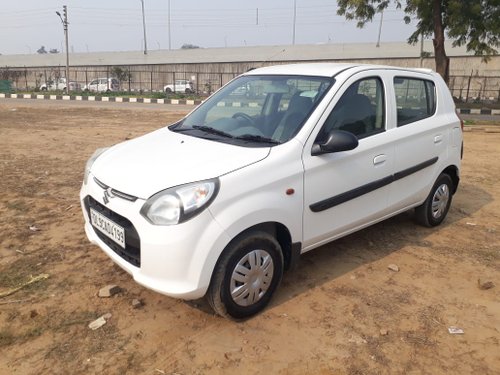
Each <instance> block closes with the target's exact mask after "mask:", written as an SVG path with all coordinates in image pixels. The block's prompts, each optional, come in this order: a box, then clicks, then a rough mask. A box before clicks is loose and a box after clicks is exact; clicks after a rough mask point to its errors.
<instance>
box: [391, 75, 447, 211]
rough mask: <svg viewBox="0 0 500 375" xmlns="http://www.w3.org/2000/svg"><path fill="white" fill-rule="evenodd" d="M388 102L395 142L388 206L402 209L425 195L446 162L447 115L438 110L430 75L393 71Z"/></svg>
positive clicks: (434, 88) (433, 84) (422, 198)
mask: <svg viewBox="0 0 500 375" xmlns="http://www.w3.org/2000/svg"><path fill="white" fill-rule="evenodd" d="M391 81H392V87H393V92H392V93H391V96H390V98H389V100H390V101H391V102H392V105H391V108H392V110H393V111H394V114H395V116H394V117H393V118H394V122H393V123H392V124H390V127H391V129H390V131H391V132H392V133H394V134H395V136H396V138H397V139H398V142H397V145H396V150H395V152H396V159H395V164H394V169H395V174H394V182H393V184H392V185H391V193H390V206H391V207H392V210H394V211H396V210H402V209H405V208H406V207H409V206H411V205H414V204H416V203H419V202H421V201H423V200H424V199H425V197H426V196H427V194H428V192H429V190H430V188H431V186H432V184H433V183H434V180H435V179H436V177H437V174H438V173H439V170H438V169H440V168H442V163H443V162H445V160H446V159H447V155H446V153H447V147H448V146H449V142H450V134H449V130H448V129H449V116H448V114H447V113H446V112H444V111H441V113H440V111H439V110H438V104H439V103H438V100H437V94H436V93H437V90H436V83H435V82H434V80H433V77H432V76H431V75H429V74H423V73H422V74H420V73H411V74H408V73H406V74H405V72H397V71H395V72H394V74H393V77H392V80H391Z"/></svg>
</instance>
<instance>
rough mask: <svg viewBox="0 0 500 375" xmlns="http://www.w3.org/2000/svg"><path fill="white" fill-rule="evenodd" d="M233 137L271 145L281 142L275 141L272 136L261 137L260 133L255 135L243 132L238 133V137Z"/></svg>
mask: <svg viewBox="0 0 500 375" xmlns="http://www.w3.org/2000/svg"><path fill="white" fill-rule="evenodd" d="M234 138H235V139H241V140H244V141H253V142H259V143H271V144H273V145H279V144H281V142H280V141H277V140H275V139H272V138H267V137H263V136H261V135H255V134H243V135H239V136H238V137H234Z"/></svg>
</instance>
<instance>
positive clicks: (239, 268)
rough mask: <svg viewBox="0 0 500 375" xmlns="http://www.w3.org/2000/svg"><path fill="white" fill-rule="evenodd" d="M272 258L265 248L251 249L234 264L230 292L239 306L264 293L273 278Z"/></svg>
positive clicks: (245, 304)
mask: <svg viewBox="0 0 500 375" xmlns="http://www.w3.org/2000/svg"><path fill="white" fill-rule="evenodd" d="M273 273H274V264H273V258H272V257H271V255H270V254H269V253H268V252H267V251H265V250H253V251H251V252H249V253H248V254H246V255H245V256H244V257H243V258H241V259H240V261H239V262H238V263H237V264H236V267H235V268H234V270H233V273H232V275H231V283H230V292H231V297H232V298H233V301H234V302H235V303H236V304H237V305H240V306H250V305H252V304H254V303H256V302H257V301H259V300H260V299H261V298H262V297H263V296H264V294H266V292H267V290H268V289H269V286H270V284H271V280H272V279H273Z"/></svg>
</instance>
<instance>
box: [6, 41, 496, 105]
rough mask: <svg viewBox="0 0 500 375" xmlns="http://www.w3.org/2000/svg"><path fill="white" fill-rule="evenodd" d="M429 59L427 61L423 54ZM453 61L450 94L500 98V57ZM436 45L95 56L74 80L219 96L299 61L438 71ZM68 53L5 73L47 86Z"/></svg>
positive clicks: (78, 65) (79, 62)
mask: <svg viewBox="0 0 500 375" xmlns="http://www.w3.org/2000/svg"><path fill="white" fill-rule="evenodd" d="M422 50H423V51H424V55H425V56H426V57H424V58H422V57H421V55H422V54H421V51H422ZM446 52H447V54H448V56H449V57H450V76H451V79H450V89H451V90H452V92H453V94H454V95H455V96H459V97H464V96H466V94H467V92H468V93H469V95H468V96H469V97H473V98H475V97H484V98H494V97H496V98H498V96H499V93H498V87H500V56H491V57H490V59H489V61H488V62H485V61H484V60H483V58H482V57H480V56H474V55H473V53H472V52H467V51H466V49H465V47H463V46H462V47H455V48H453V47H452V45H451V42H447V45H446ZM432 54H433V46H432V42H431V41H426V42H425V43H424V45H423V48H422V46H421V45H420V44H417V45H409V44H407V43H405V42H398V43H382V44H381V45H380V47H377V46H375V44H373V43H370V44H367V43H354V44H352V43H351V44H316V45H283V46H254V47H234V48H199V49H184V50H182V49H181V50H171V51H169V50H152V51H149V52H148V54H147V55H145V54H144V53H143V52H142V51H126V52H93V53H72V54H70V66H71V68H70V80H74V81H78V82H79V83H81V84H82V85H84V84H86V83H88V82H89V81H90V80H92V79H95V78H98V77H107V76H110V75H112V73H113V72H115V71H116V70H113V69H114V68H115V69H116V67H119V68H120V69H121V70H122V71H127V72H130V75H129V78H128V79H127V82H122V88H123V89H125V90H134V91H135V90H142V91H161V90H162V89H163V86H164V85H166V84H168V83H172V82H173V81H174V80H176V79H188V80H190V81H193V82H194V84H195V87H196V88H197V91H199V92H203V91H213V90H215V89H216V88H218V87H220V85H222V84H225V83H226V82H227V81H229V80H230V79H232V78H233V77H235V76H236V75H238V74H241V73H243V72H245V71H247V70H248V69H251V68H255V67H260V66H265V65H273V64H287V63H290V64H291V63H299V62H357V63H369V64H381V65H395V66H402V67H425V68H431V69H435V64H434V58H433V57H432ZM65 64H66V56H65V54H62V53H58V54H31V55H0V72H1V71H2V69H3V71H5V70H9V71H10V72H16V74H14V75H13V78H14V83H15V87H17V88H18V89H23V88H24V87H27V88H33V87H37V86H39V85H40V83H43V82H45V81H48V80H51V79H53V78H57V77H62V76H64V67H65Z"/></svg>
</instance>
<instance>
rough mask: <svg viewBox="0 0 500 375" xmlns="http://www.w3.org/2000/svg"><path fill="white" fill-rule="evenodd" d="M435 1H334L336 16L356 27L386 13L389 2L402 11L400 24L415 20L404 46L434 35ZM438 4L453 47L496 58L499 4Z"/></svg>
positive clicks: (447, 0)
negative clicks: (382, 12)
mask: <svg viewBox="0 0 500 375" xmlns="http://www.w3.org/2000/svg"><path fill="white" fill-rule="evenodd" d="M434 1H435V0H338V5H339V9H338V11H337V13H338V14H339V15H344V16H345V18H346V19H348V20H356V21H358V22H357V26H358V27H363V26H364V25H365V24H366V23H367V22H371V21H372V20H373V17H374V16H375V14H377V13H380V12H381V11H383V10H384V9H386V8H387V7H388V6H389V4H390V3H391V2H392V3H394V4H396V6H397V8H403V7H404V8H403V10H404V12H405V17H404V20H405V22H406V23H409V22H410V20H411V18H416V19H418V22H417V27H416V30H415V32H414V33H413V34H412V35H411V36H410V38H409V39H408V42H409V43H410V44H415V43H416V42H417V41H418V40H419V39H420V38H421V36H422V35H423V36H424V37H431V36H433V33H434V20H435V18H434V17H435V15H434V13H433V9H434V7H433V4H434ZM438 1H440V2H441V9H442V14H441V17H442V21H443V26H444V28H445V31H446V34H447V36H448V38H449V39H451V40H453V46H462V45H465V46H466V48H467V51H472V52H474V54H476V55H478V56H484V57H485V59H487V58H488V55H494V54H497V53H498V51H497V48H499V46H500V39H499V38H500V2H499V0H438Z"/></svg>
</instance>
